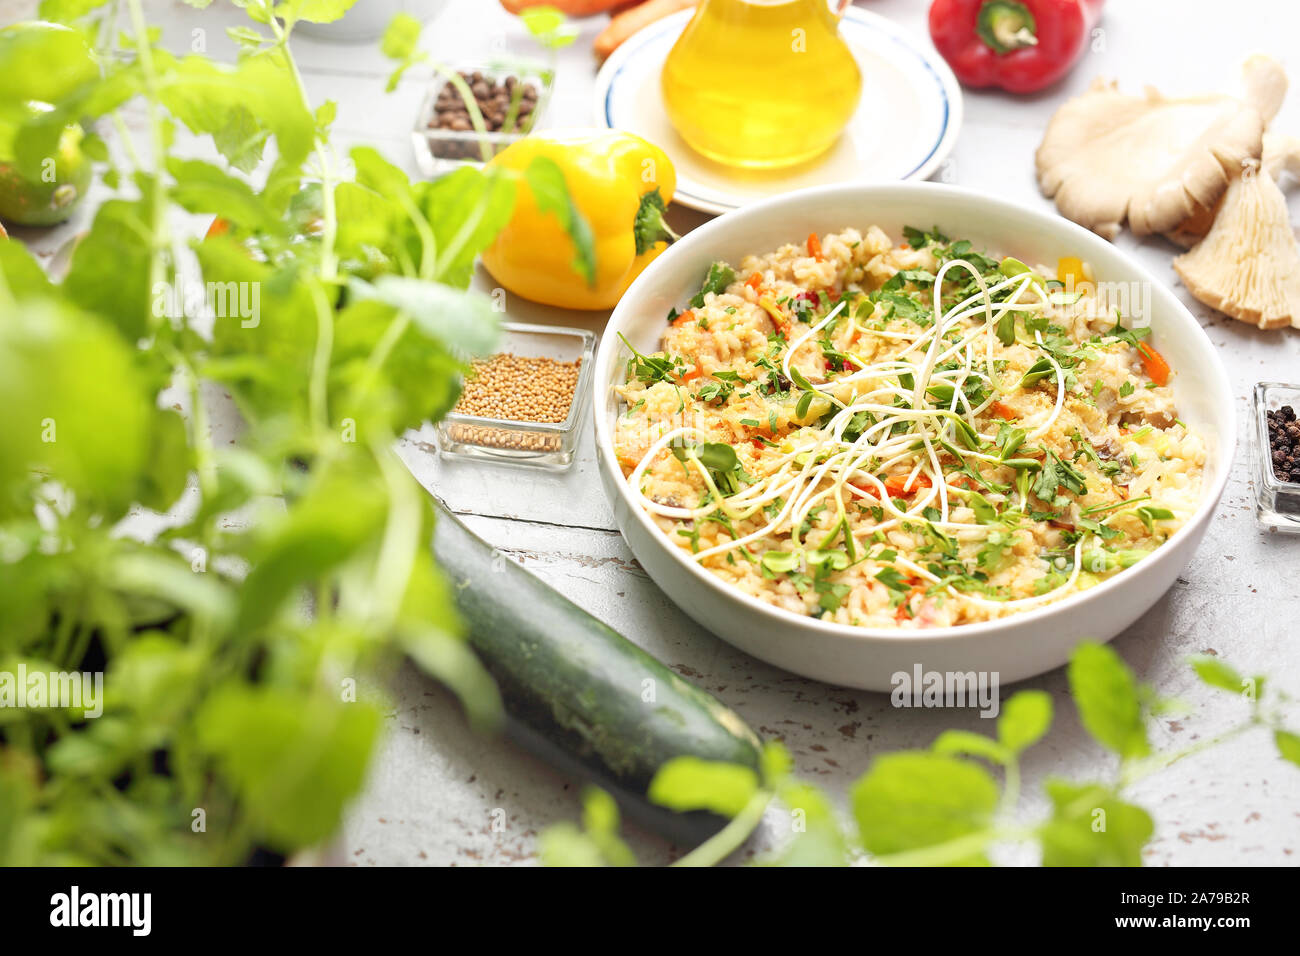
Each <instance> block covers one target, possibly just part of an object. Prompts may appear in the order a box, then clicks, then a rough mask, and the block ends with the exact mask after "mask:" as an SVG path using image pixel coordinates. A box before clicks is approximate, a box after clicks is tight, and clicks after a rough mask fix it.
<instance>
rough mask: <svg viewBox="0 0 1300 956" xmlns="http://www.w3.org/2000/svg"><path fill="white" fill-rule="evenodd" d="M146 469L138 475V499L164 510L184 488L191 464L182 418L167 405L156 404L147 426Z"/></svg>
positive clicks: (191, 456) (190, 452)
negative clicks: (139, 477)
mask: <svg viewBox="0 0 1300 956" xmlns="http://www.w3.org/2000/svg"><path fill="white" fill-rule="evenodd" d="M149 448H150V450H149V456H148V461H149V462H150V467H149V469H148V470H147V471H146V472H145V473H144V474H143V475H142V476H141V481H140V488H139V491H138V498H137V500H138V501H139V502H140V504H142V505H144V506H145V507H146V508H153V509H154V510H155V511H167V510H168V509H170V508H171V506H172V505H174V504H175V503H176V499H177V498H179V497H180V496H181V492H183V491H184V490H185V482H186V481H187V479H188V478H189V476H190V472H191V470H192V469H193V467H194V453H193V450H192V449H191V448H190V445H189V434H188V433H187V432H186V430H185V422H184V420H183V419H182V418H181V417H180V415H178V414H177V413H176V412H175V411H173V410H172V409H170V408H155V409H154V410H153V423H152V426H151V427H150V443H149Z"/></svg>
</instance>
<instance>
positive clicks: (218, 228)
mask: <svg viewBox="0 0 1300 956" xmlns="http://www.w3.org/2000/svg"><path fill="white" fill-rule="evenodd" d="M229 231H230V220H229V219H222V218H221V217H220V216H216V217H214V218H213V220H212V225H210V226H208V231H207V232H205V233H204V234H203V238H204V239H211V238H213V237H214V236H224V235H225V234H226V233H228V232H229Z"/></svg>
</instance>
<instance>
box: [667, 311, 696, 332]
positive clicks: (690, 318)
mask: <svg viewBox="0 0 1300 956" xmlns="http://www.w3.org/2000/svg"><path fill="white" fill-rule="evenodd" d="M694 321H695V313H694V312H692V311H691V310H690V309H687V310H686V311H685V312H683V313H682V314H681V315H679V316H677V318H675V319H673V321H672V326H673V328H675V329H680V328H681V327H682V326H683V325H685V324H686V323H688V322H694Z"/></svg>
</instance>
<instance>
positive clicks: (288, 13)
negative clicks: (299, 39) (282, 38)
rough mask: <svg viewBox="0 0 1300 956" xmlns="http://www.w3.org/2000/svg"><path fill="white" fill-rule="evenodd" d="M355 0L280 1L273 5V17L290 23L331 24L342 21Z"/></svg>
mask: <svg viewBox="0 0 1300 956" xmlns="http://www.w3.org/2000/svg"><path fill="white" fill-rule="evenodd" d="M356 2H357V0H282V2H281V3H277V4H276V5H275V15H276V16H277V17H279V18H281V19H283V20H288V21H289V22H290V23H292V22H293V21H295V20H306V21H307V22H308V23H333V22H334V21H336V20H340V19H342V17H343V15H344V14H345V13H347V12H348V11H349V10H351V9H352V7H353V5H354V4H356Z"/></svg>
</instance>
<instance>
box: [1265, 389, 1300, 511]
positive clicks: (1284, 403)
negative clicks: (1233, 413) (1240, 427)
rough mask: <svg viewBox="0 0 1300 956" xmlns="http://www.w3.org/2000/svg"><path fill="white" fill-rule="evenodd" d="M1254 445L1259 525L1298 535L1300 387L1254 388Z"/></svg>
mask: <svg viewBox="0 0 1300 956" xmlns="http://www.w3.org/2000/svg"><path fill="white" fill-rule="evenodd" d="M1255 445H1256V454H1255V459H1256V462H1255V464H1256V467H1255V513H1256V515H1257V516H1258V517H1259V523H1260V524H1261V525H1263V526H1264V527H1265V528H1269V529H1272V530H1275V531H1292V532H1296V533H1300V386H1296V385H1283V384H1281V383H1280V382H1260V383H1259V384H1258V385H1256V386H1255Z"/></svg>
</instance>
